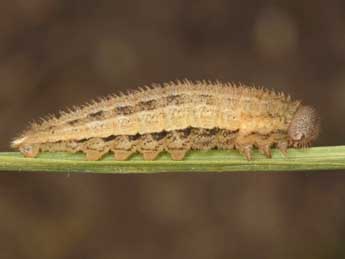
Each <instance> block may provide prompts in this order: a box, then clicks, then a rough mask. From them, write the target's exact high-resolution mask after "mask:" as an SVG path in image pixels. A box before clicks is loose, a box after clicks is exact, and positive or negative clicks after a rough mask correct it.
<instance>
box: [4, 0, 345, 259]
mask: <svg viewBox="0 0 345 259" xmlns="http://www.w3.org/2000/svg"><path fill="white" fill-rule="evenodd" d="M183 78H189V79H194V80H196V79H211V80H214V79H220V80H223V81H233V82H243V83H247V84H255V85H262V86H266V87H268V88H274V89H278V90H284V91H286V92H288V93H290V94H292V95H293V96H294V97H296V98H300V99H302V100H304V101H305V102H306V103H309V104H313V105H314V106H316V107H318V108H319V110H320V111H321V114H322V118H323V132H322V136H321V137H320V140H319V142H318V143H317V144H318V145H337V144H344V143H345V134H344V126H345V121H344V113H345V101H344V100H345V87H344V86H345V3H344V1H341V0H339V1H331V0H329V1H307V0H304V1H301V0H290V1H248V2H246V1H226V0H212V1H211V0H208V1H182V0H176V1H172V0H170V1H158V0H146V1H127V2H125V1H110V0H98V1H91V0H83V1H82V0H12V1H7V2H5V1H2V3H1V5H0V118H1V124H0V136H1V137H0V150H2V151H7V150H8V149H9V147H8V146H9V142H10V141H11V139H12V138H13V137H15V136H16V135H17V134H18V133H20V131H21V130H22V129H23V128H25V127H26V125H27V123H28V121H30V120H32V119H35V118H39V117H40V116H43V115H45V114H48V113H51V112H56V111H58V110H60V109H62V108H64V107H66V106H72V105H75V104H82V103H84V102H86V101H88V100H90V99H94V98H95V97H98V96H103V95H106V94H109V93H113V92H117V91H118V90H125V89H130V88H135V87H137V86H142V85H146V84H150V83H153V82H164V81H169V80H174V79H183ZM344 187H345V175H344V173H343V172H316V173H306V172H305V173H304V172H300V173H281V174H265V173H258V174H253V173H251V174H249V173H237V174H236V173H235V174H219V175H215V174H207V175H205V174H204V175H199V174H188V175H187V174H185V175H181V174H170V175H82V174H79V175H78V174H73V175H70V176H69V175H68V174H67V173H66V174H51V175H47V174H40V173H1V175H0V258H10V259H12V258H53V259H54V258H71V259H72V258H101V259H108V258H109V259H110V258H121V259H127V258H128V259H132V258H142V259H144V258H344V257H345V248H344V239H345V188H344Z"/></svg>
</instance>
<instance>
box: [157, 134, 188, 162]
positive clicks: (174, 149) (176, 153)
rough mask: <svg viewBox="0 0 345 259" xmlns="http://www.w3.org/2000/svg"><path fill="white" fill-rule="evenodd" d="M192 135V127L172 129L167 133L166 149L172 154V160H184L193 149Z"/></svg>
mask: <svg viewBox="0 0 345 259" xmlns="http://www.w3.org/2000/svg"><path fill="white" fill-rule="evenodd" d="M190 135H191V130H190V129H185V130H176V131H172V132H170V133H169V134H168V135H167V137H166V138H165V142H164V149H165V150H166V151H167V152H168V153H169V154H170V157H171V159H172V160H182V159H183V158H184V157H185V155H186V153H187V152H188V151H189V150H190V149H191V139H190Z"/></svg>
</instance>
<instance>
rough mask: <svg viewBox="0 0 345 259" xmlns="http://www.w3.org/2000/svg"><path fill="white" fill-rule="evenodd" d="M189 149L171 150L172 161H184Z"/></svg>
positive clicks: (169, 151)
mask: <svg viewBox="0 0 345 259" xmlns="http://www.w3.org/2000/svg"><path fill="white" fill-rule="evenodd" d="M187 152H188V149H170V150H168V153H169V154H170V157H171V159H172V160H183V158H184V157H185V156H186V154H187Z"/></svg>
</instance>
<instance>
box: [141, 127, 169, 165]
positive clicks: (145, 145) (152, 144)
mask: <svg viewBox="0 0 345 259" xmlns="http://www.w3.org/2000/svg"><path fill="white" fill-rule="evenodd" d="M165 136H166V133H165V132H161V133H152V134H145V135H142V136H141V137H140V140H139V141H138V146H137V150H138V151H139V152H140V153H141V154H142V156H143V158H144V160H155V159H156V158H157V156H158V155H159V153H161V152H162V151H163V150H164V138H165Z"/></svg>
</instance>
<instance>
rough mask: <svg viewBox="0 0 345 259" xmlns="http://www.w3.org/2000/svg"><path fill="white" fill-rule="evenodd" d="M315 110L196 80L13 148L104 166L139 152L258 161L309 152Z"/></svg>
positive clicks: (68, 115) (45, 127) (157, 89)
mask: <svg viewBox="0 0 345 259" xmlns="http://www.w3.org/2000/svg"><path fill="white" fill-rule="evenodd" d="M319 131H320V118H319V115H318V112H317V111H316V110H315V109H314V108H313V107H311V106H306V105H302V103H301V101H294V100H292V99H291V97H290V96H289V95H286V94H284V93H280V92H275V91H273V90H267V89H264V88H256V87H248V86H245V85H242V84H241V85H234V84H232V83H222V82H219V81H216V82H210V81H196V82H192V81H189V80H183V81H176V82H169V83H164V84H161V85H152V86H149V87H148V86H147V87H144V88H139V89H138V90H135V91H132V92H128V93H126V94H123V93H121V94H120V95H112V96H108V97H106V98H103V99H99V100H98V101H94V102H93V103H91V104H87V105H84V106H81V107H75V108H73V109H72V110H68V111H67V112H60V113H59V114H58V115H55V116H50V117H48V118H45V119H42V120H41V121H40V122H35V123H32V124H31V125H30V126H29V127H28V129H27V130H25V131H24V133H23V134H21V135H20V136H19V137H17V138H16V139H15V140H13V142H12V143H11V147H12V148H14V149H18V150H19V151H20V152H21V153H22V154H23V155H24V156H25V157H36V156H37V155H38V154H39V153H40V152H58V151H64V152H73V153H75V152H83V153H85V154H86V159H87V160H99V159H101V158H102V157H103V156H104V155H105V154H106V153H109V152H112V153H113V154H114V158H115V160H126V159H128V158H129V157H130V156H131V155H132V154H133V153H136V152H139V153H140V154H142V156H143V158H144V159H145V160H154V159H155V158H156V157H157V156H158V154H159V153H161V152H163V151H166V152H168V153H169V154H170V156H171V158H172V159H173V160H182V159H183V158H184V157H185V155H186V153H187V152H188V151H189V150H209V149H225V150H227V149H237V150H238V151H239V152H240V153H241V154H243V155H244V156H245V158H246V159H248V160H251V159H252V149H253V148H254V147H255V148H257V149H258V150H259V151H260V152H261V153H263V154H264V155H265V156H267V157H271V148H272V147H277V148H278V149H279V150H280V151H281V152H282V153H283V154H285V155H286V153H287V149H288V148H289V147H295V148H299V147H307V146H309V145H310V144H311V143H312V142H313V141H314V140H315V139H316V138H317V137H318V135H319Z"/></svg>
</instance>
